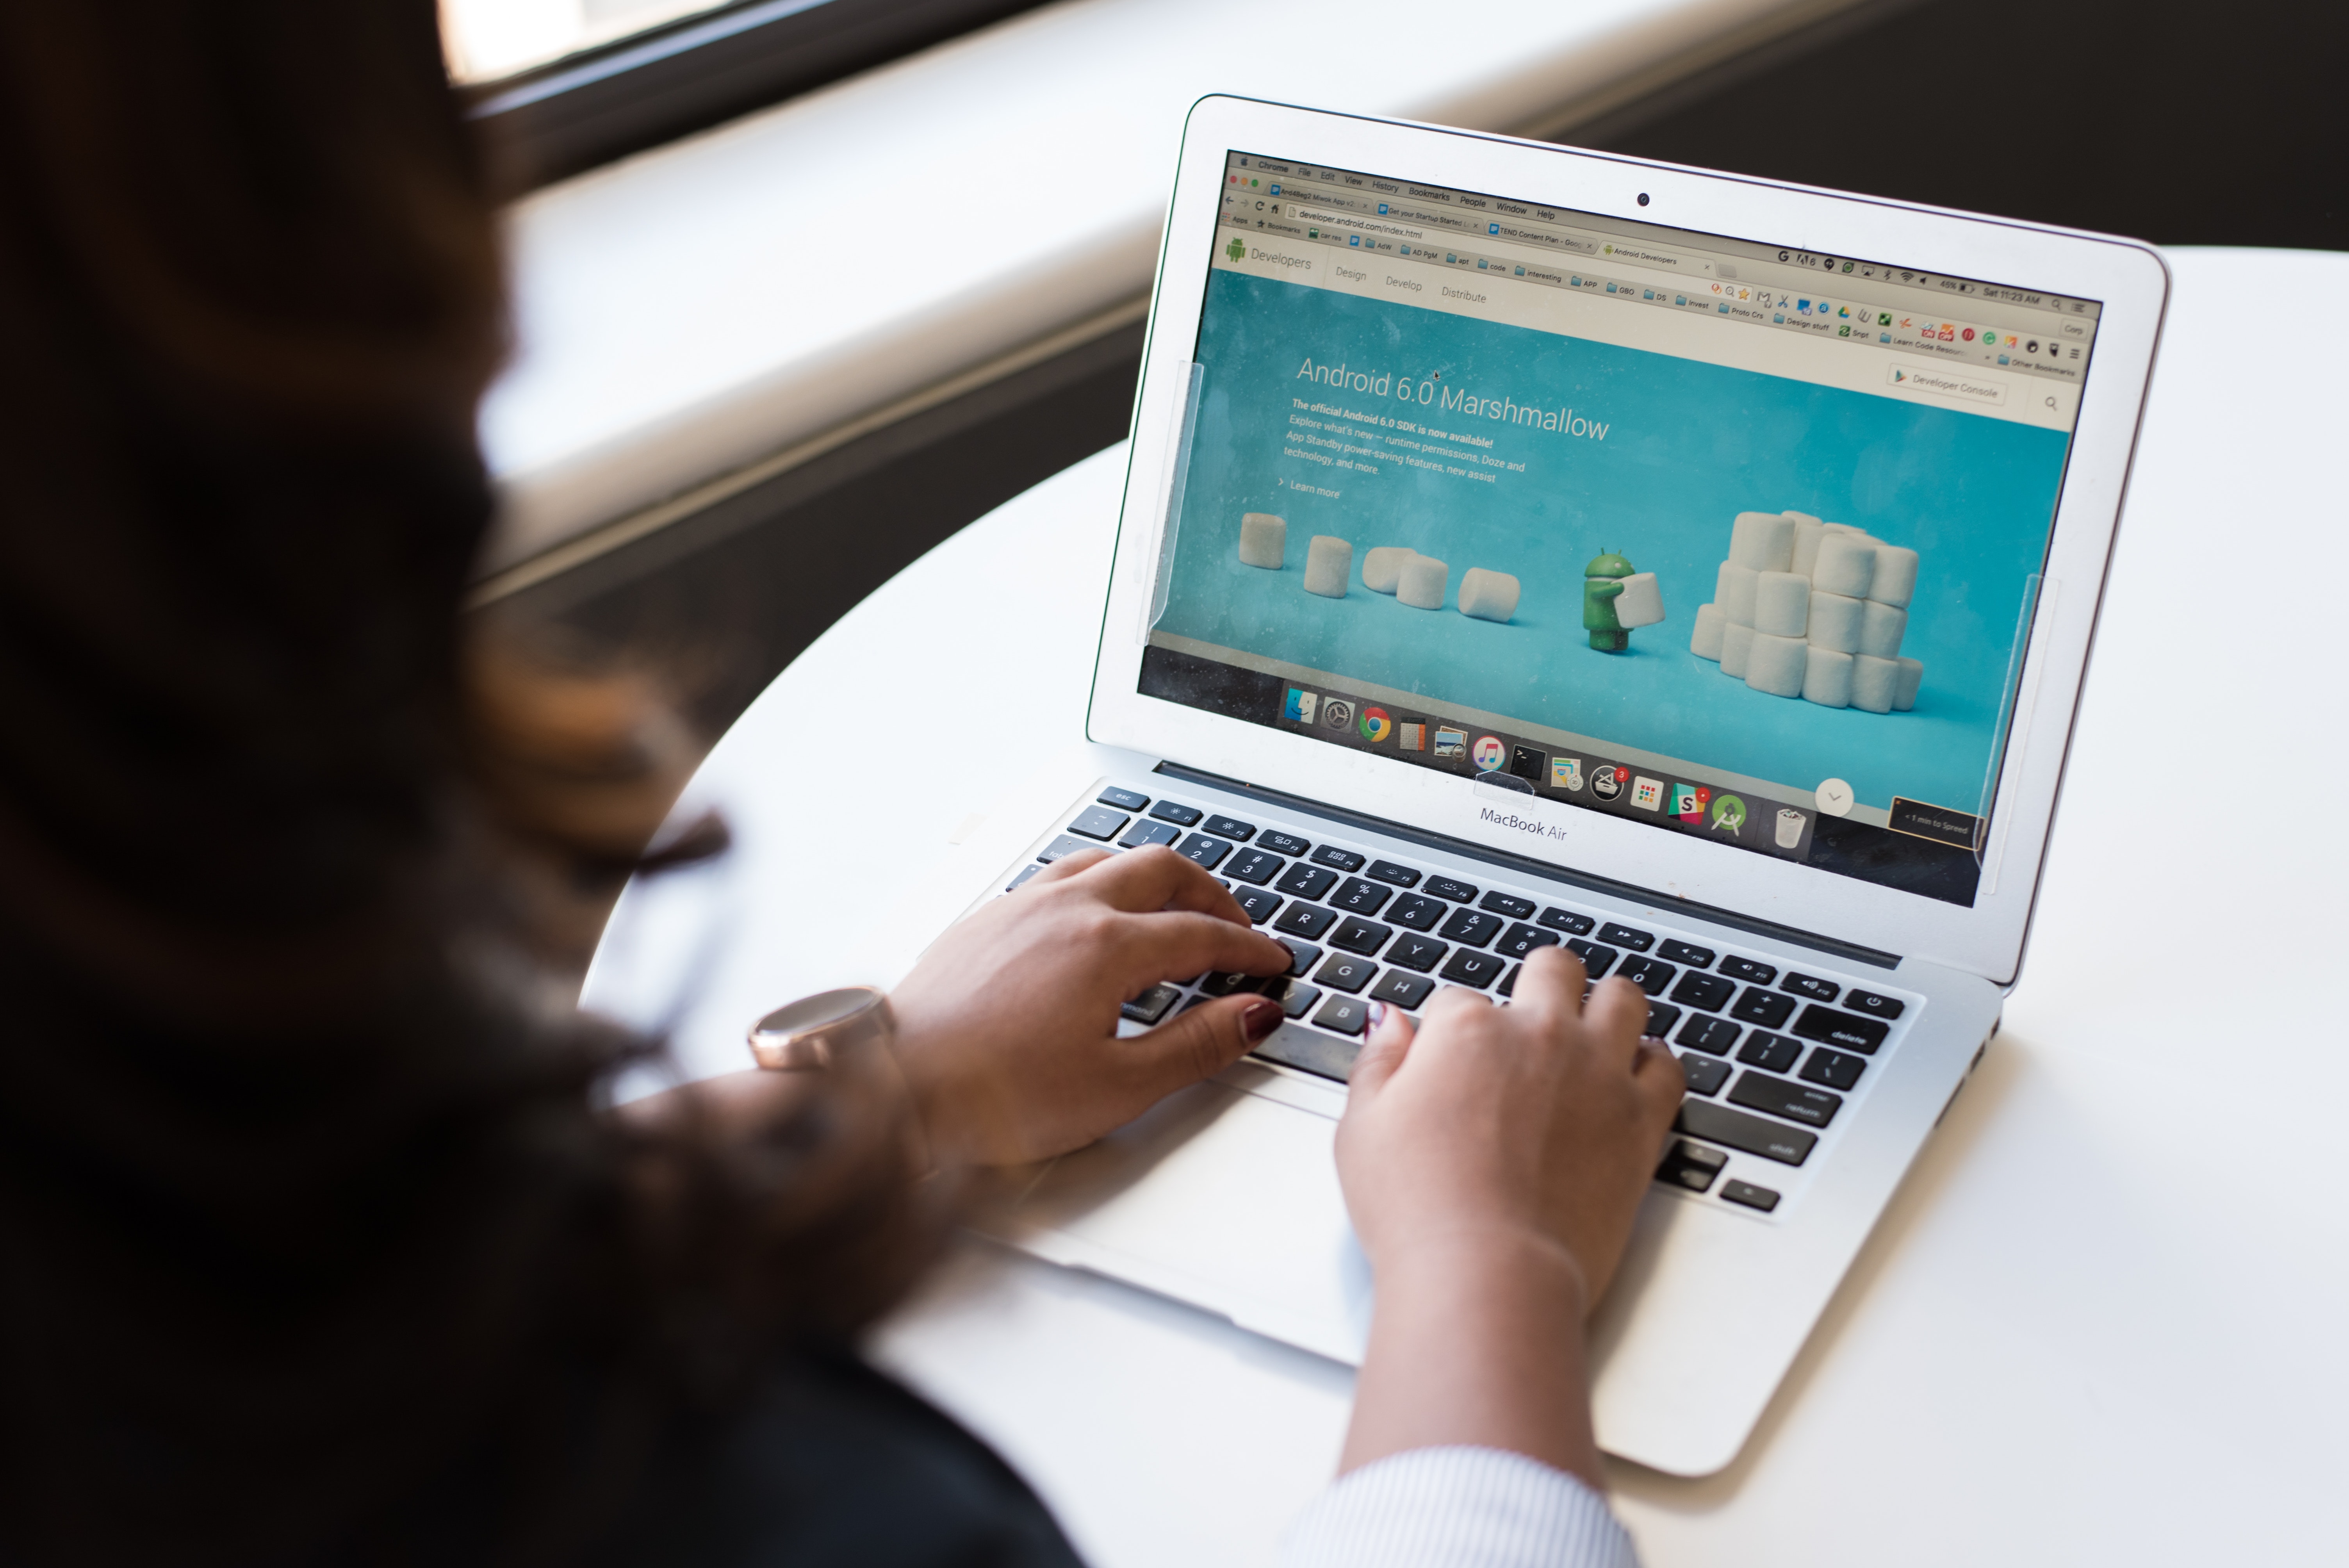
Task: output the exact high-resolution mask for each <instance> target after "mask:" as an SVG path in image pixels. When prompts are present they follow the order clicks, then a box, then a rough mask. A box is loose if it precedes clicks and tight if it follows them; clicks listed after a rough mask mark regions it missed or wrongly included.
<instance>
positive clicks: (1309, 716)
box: [1280, 686, 1321, 724]
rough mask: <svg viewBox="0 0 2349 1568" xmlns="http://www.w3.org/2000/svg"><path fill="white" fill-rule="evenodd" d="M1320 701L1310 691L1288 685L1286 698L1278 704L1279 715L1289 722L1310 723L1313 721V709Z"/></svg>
mask: <svg viewBox="0 0 2349 1568" xmlns="http://www.w3.org/2000/svg"><path fill="white" fill-rule="evenodd" d="M1320 703H1321V699H1320V698H1319V697H1318V696H1314V695H1313V694H1312V693H1311V692H1309V691H1299V690H1298V689H1297V687H1295V686H1290V687H1289V688H1288V700H1286V701H1285V702H1283V703H1282V704H1281V705H1280V717H1283V718H1285V719H1287V720H1288V722H1289V723H1291V724H1310V723H1312V722H1313V710H1314V709H1315V708H1316V707H1319V706H1320Z"/></svg>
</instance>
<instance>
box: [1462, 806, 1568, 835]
mask: <svg viewBox="0 0 2349 1568" xmlns="http://www.w3.org/2000/svg"><path fill="white" fill-rule="evenodd" d="M1476 817H1477V820H1479V821H1485V822H1490V823H1492V824H1493V826H1495V827H1496V828H1507V829H1509V830H1511V831H1513V832H1518V833H1531V834H1532V835H1533V836H1534V837H1536V838H1537V839H1563V838H1564V837H1566V830H1565V829H1564V828H1554V827H1552V826H1550V825H1549V824H1548V823H1547V822H1530V821H1527V820H1526V819H1525V818H1523V817H1520V816H1518V815H1517V814H1516V812H1515V811H1495V810H1493V808H1491V807H1490V806H1479V807H1477V808H1476Z"/></svg>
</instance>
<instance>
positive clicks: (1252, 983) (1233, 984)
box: [1199, 970, 1288, 996]
mask: <svg viewBox="0 0 2349 1568" xmlns="http://www.w3.org/2000/svg"><path fill="white" fill-rule="evenodd" d="M1284 985H1288V975H1244V974H1241V973H1240V972H1239V971H1237V970H1234V971H1232V972H1231V973H1229V974H1225V975H1208V976H1207V977H1206V979H1205V980H1202V981H1200V982H1199V995H1202V996H1237V995H1239V994H1240V993H1241V992H1243V991H1247V992H1252V993H1254V994H1255V995H1259V996H1269V995H1274V994H1276V993H1277V992H1278V991H1279V990H1280V988H1281V987H1282V986H1284Z"/></svg>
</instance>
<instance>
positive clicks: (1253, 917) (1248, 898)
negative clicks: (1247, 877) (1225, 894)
mask: <svg viewBox="0 0 2349 1568" xmlns="http://www.w3.org/2000/svg"><path fill="white" fill-rule="evenodd" d="M1232 896H1233V897H1234V898H1235V899H1237V901H1238V902H1239V906H1240V913H1242V914H1245V915H1247V917H1248V920H1249V921H1250V922H1251V923H1254V924H1257V925H1262V924H1263V923H1265V922H1266V921H1268V920H1270V919H1271V918H1272V917H1273V914H1274V913H1275V912H1277V911H1278V909H1279V908H1280V906H1281V903H1282V902H1283V901H1282V899H1281V896H1280V895H1279V894H1278V893H1277V892H1273V891H1272V890H1271V889H1270V888H1261V887H1244V888H1242V889H1240V891H1239V892H1236V893H1234V894H1233V895H1232Z"/></svg>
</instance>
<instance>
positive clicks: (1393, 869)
mask: <svg viewBox="0 0 2349 1568" xmlns="http://www.w3.org/2000/svg"><path fill="white" fill-rule="evenodd" d="M1362 874H1363V875H1364V876H1366V877H1368V878H1370V879H1371V881H1372V882H1385V883H1386V884H1387V885H1388V886H1389V887H1417V886H1418V885H1419V873H1418V872H1415V871H1413V870H1412V869H1411V868H1410V867H1409V866H1399V865H1397V864H1395V863H1394V862H1393V861H1371V869H1370V870H1368V871H1366V872H1363V873H1362Z"/></svg>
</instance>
